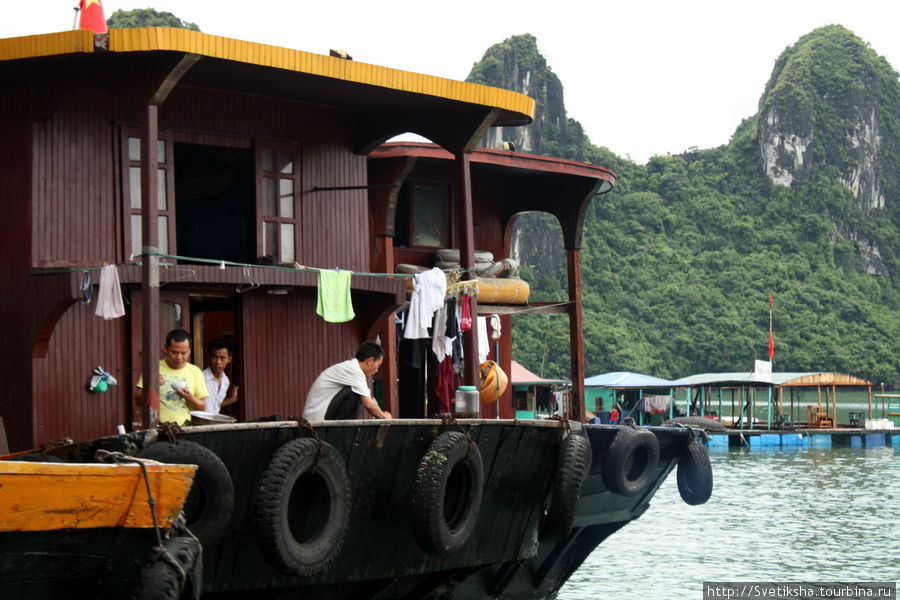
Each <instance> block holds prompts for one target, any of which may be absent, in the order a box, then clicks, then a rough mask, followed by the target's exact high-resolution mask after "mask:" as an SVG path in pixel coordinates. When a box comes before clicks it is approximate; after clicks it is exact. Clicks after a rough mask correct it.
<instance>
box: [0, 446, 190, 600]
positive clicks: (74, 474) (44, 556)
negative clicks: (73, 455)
mask: <svg viewBox="0 0 900 600" xmlns="http://www.w3.org/2000/svg"><path fill="white" fill-rule="evenodd" d="M54 458H55V457H46V460H47V461H48V462H37V461H35V462H33V461H30V460H28V461H21V462H20V461H16V460H0V515H2V516H0V598H16V599H30V598H66V600H72V599H75V598H97V597H108V598H119V597H129V596H130V595H134V597H138V598H141V597H142V596H141V595H140V593H141V590H143V589H152V588H156V591H159V590H160V589H162V590H163V592H162V593H163V594H164V595H158V596H155V597H159V598H169V597H171V598H178V597H179V595H180V593H181V591H182V590H183V589H184V586H185V583H186V581H185V577H184V576H180V577H179V576H178V575H179V574H178V573H177V569H175V568H174V565H172V562H171V560H170V559H172V558H174V559H175V562H177V563H178V564H179V565H180V566H181V568H182V571H185V572H187V573H190V572H191V571H192V570H193V567H194V564H195V563H196V561H197V557H199V545H198V544H197V542H196V540H195V539H194V538H193V537H190V536H179V535H177V534H176V532H177V531H178V517H179V515H180V514H181V511H182V508H183V507H184V503H185V501H186V500H187V498H188V494H189V492H190V490H191V485H192V483H193V481H194V475H195V473H196V470H197V467H196V466H195V465H184V464H162V463H158V462H154V461H137V460H135V459H131V458H130V457H126V458H125V460H128V461H129V462H127V463H124V464H120V463H116V464H99V463H97V464H95V463H77V464H72V463H62V462H58V459H56V460H57V462H49V461H50V460H52V459H54ZM38 460H40V457H38ZM163 549H164V550H163ZM166 554H167V555H168V556H164V555H166ZM179 579H180V580H179ZM165 590H170V591H171V593H170V592H167V591H165ZM176 591H177V593H176ZM165 594H168V595H165Z"/></svg>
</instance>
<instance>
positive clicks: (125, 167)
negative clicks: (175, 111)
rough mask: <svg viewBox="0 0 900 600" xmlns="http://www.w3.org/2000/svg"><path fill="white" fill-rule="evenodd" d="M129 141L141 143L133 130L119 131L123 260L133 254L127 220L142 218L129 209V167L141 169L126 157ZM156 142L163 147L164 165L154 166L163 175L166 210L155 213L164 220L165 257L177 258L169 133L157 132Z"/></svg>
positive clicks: (172, 146)
mask: <svg viewBox="0 0 900 600" xmlns="http://www.w3.org/2000/svg"><path fill="white" fill-rule="evenodd" d="M131 138H135V139H138V140H141V130H140V129H139V128H136V127H121V128H120V137H119V142H120V144H119V145H120V148H119V164H120V165H121V172H120V181H121V184H122V187H121V206H122V255H123V257H124V258H126V259H127V258H129V256H131V255H132V254H134V252H133V248H132V242H133V239H134V236H133V233H132V230H131V229H132V228H131V219H132V217H133V216H136V215H141V214H142V210H141V209H140V208H133V207H132V206H131V185H132V182H131V169H132V168H133V167H137V168H139V169H140V168H141V167H142V165H141V162H140V160H137V161H135V160H132V159H131V157H130V156H129V143H130V139H131ZM158 140H159V142H162V143H163V144H164V147H165V153H166V161H165V162H164V163H159V164H158V166H157V169H158V171H164V172H165V182H166V183H165V185H166V187H165V191H166V210H159V216H160V217H166V245H167V249H166V254H177V253H178V252H177V250H178V248H177V245H176V244H177V241H176V240H177V235H176V234H177V228H176V223H175V212H176V211H175V200H176V199H175V155H174V150H175V144H174V141H173V136H172V133H171V132H168V131H159V132H158ZM137 185H138V188H140V185H141V184H140V182H137ZM141 243H142V246H141V247H143V240H141ZM138 255H139V253H138V254H137V255H135V258H137V256H138Z"/></svg>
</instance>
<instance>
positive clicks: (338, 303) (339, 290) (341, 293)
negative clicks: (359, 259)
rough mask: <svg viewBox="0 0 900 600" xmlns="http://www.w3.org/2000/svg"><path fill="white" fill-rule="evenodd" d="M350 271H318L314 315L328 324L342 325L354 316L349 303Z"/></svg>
mask: <svg viewBox="0 0 900 600" xmlns="http://www.w3.org/2000/svg"><path fill="white" fill-rule="evenodd" d="M352 275H353V272H352V271H335V270H329V269H320V270H319V301H318V303H317V304H316V314H317V315H319V316H320V317H322V318H323V319H325V320H326V321H328V322H329V323H343V322H345V321H349V320H350V319H352V318H353V317H355V316H356V313H354V312H353V302H351V301H350V277H351V276H352Z"/></svg>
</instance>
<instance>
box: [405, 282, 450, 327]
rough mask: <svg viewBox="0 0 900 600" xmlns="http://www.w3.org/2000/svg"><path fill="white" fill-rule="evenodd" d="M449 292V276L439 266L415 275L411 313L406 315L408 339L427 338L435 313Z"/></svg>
mask: <svg viewBox="0 0 900 600" xmlns="http://www.w3.org/2000/svg"><path fill="white" fill-rule="evenodd" d="M446 294H447V276H446V275H444V272H443V271H441V270H440V269H438V268H437V267H435V268H433V269H431V270H430V271H425V272H424V273H419V274H418V275H413V292H412V295H411V296H410V298H409V314H407V316H406V329H405V330H404V332H403V337H405V338H406V339H420V338H427V337H429V336H428V328H429V327H430V326H431V322H432V319H433V318H434V313H435V311H437V310H438V309H439V308H440V307H441V306H443V305H444V296H445V295H446Z"/></svg>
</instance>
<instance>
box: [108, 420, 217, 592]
mask: <svg viewBox="0 0 900 600" xmlns="http://www.w3.org/2000/svg"><path fill="white" fill-rule="evenodd" d="M166 425H171V423H166ZM94 456H95V457H96V459H97V460H98V461H100V462H114V463H135V464H137V465H139V466H140V467H141V473H142V474H143V477H144V485H145V486H146V488H147V504H148V505H149V507H150V516H151V517H152V518H153V530H154V532H155V533H156V546H154V547H153V551H154V552H155V554H156V556H157V557H162V559H163V560H165V561H166V562H167V563H169V564H170V565H171V566H172V568H174V569H175V571H176V572H177V573H178V578H179V581H180V582H181V586H180V587H182V588H183V587H184V584H185V582H186V581H187V578H188V573H187V572H186V571H185V570H184V566H183V565H182V564H181V561H179V560H178V559H177V558H175V557H174V556H172V553H171V552H169V550H168V548H166V546H165V544H163V539H162V533H161V532H160V528H159V520H158V519H157V517H156V498H154V497H153V491H152V489H151V486H150V476H149V475H148V474H147V463H146V461H144V460H141V459H139V458H134V457H133V456H126V455H125V454H122V453H121V452H110V451H108V450H97V452H96V454H95V455H94ZM178 519H179V521H178V523H179V525H180V529H179V530H180V531H183V532H187V533H188V535H190V537H192V538H193V539H194V540H197V538H196V537H194V534H192V533H191V532H190V530H189V529H187V526H185V525H184V523H182V522H181V521H182V520H183V515H180V516H179V517H178ZM198 546H199V547H200V551H201V552H202V551H203V550H202V546H200V544H199V542H198ZM197 560H198V561H200V560H201V557H198V558H197Z"/></svg>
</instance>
